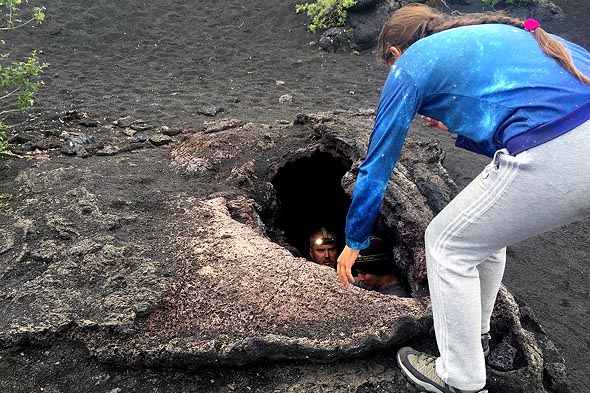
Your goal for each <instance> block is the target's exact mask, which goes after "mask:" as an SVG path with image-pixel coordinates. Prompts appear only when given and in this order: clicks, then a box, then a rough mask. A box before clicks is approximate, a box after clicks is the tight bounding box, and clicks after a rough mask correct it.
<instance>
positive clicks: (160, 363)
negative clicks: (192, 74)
mask: <svg viewBox="0 0 590 393" xmlns="http://www.w3.org/2000/svg"><path fill="white" fill-rule="evenodd" d="M373 117H374V113H373V112H372V111H359V112H342V111H340V112H326V113H319V114H314V115H307V116H299V117H298V118H297V119H296V120H295V121H294V122H292V123H289V124H279V125H265V124H255V123H247V122H240V121H233V122H231V124H232V126H231V127H226V126H223V125H224V124H227V123H228V122H227V121H226V120H219V123H220V124H219V126H216V124H214V123H215V122H211V123H209V124H208V126H207V128H205V129H204V130H203V132H193V133H192V135H189V136H186V135H178V138H177V139H175V137H173V136H171V137H170V142H171V143H169V144H166V145H161V146H158V147H153V146H150V145H149V144H145V145H142V146H141V147H140V148H138V149H133V150H125V149H119V150H118V152H117V153H116V154H115V155H113V156H102V155H90V156H87V158H84V159H83V158H79V157H71V156H66V155H63V154H60V153H59V151H57V150H54V151H50V152H48V154H46V155H38V156H36V158H37V159H38V160H37V161H36V162H34V164H32V165H31V164H30V163H28V162H24V161H23V160H19V159H16V158H3V159H2V165H3V167H2V169H3V181H4V184H5V185H7V186H9V187H11V189H12V190H13V191H12V193H11V194H10V197H5V198H4V197H3V199H2V202H3V204H2V206H3V209H2V213H1V214H0V220H1V227H0V228H1V229H0V276H1V280H0V299H1V302H0V348H1V349H0V364H2V366H3V367H5V369H6V370H8V371H7V373H6V375H5V378H3V379H2V381H0V390H2V391H10V392H13V391H14V392H18V391H31V390H32V387H31V386H28V385H27V383H26V382H24V383H23V380H26V378H25V377H24V375H22V373H23V370H24V369H26V368H27V365H30V364H33V363H34V364H37V366H36V368H35V370H38V372H42V370H44V372H46V373H47V375H49V376H51V375H53V376H55V374H61V373H69V372H72V373H73V374H72V376H71V377H70V378H72V382H70V383H69V384H68V383H67V382H64V381H63V380H62V379H60V378H53V379H51V378H49V379H50V380H52V381H59V382H53V385H52V384H51V383H49V382H48V386H50V388H51V389H53V390H52V391H82V390H77V389H82V388H81V387H80V386H85V385H84V383H81V384H79V385H78V384H77V383H74V382H73V381H85V384H86V386H87V385H88V384H90V383H91V382H92V381H94V382H95V384H96V385H97V386H98V385H100V386H101V389H111V390H107V391H119V390H116V389H121V387H122V388H124V389H145V387H146V386H149V378H156V377H155V375H156V374H157V375H158V376H157V378H158V380H159V381H160V382H159V383H167V384H168V386H170V387H174V386H177V387H178V385H176V384H177V378H178V375H179V374H178V373H179V372H184V371H186V370H193V371H194V370H201V371H200V373H199V377H194V378H193V382H194V386H193V387H194V389H193V390H192V391H234V390H238V391H248V390H251V389H252V388H255V390H256V389H259V391H274V390H279V391H309V390H310V389H312V390H322V389H323V390H324V391H358V392H377V391H390V392H393V391H413V389H412V388H411V387H409V386H408V385H407V383H406V382H405V380H404V379H403V378H401V376H400V375H399V372H398V370H397V368H396V367H395V366H394V365H393V362H394V358H393V353H394V351H395V349H396V348H398V347H400V346H402V345H406V344H408V343H409V344H412V345H415V346H417V347H419V348H423V349H426V350H430V351H433V352H435V351H436V350H435V348H434V344H433V338H432V332H431V331H430V329H431V317H430V316H429V314H428V309H427V305H428V297H427V281H426V275H425V267H424V252H423V243H422V234H423V231H424V229H425V227H426V225H427V224H428V222H429V220H430V219H431V218H432V217H433V215H434V214H436V212H437V211H439V210H440V209H441V208H442V207H443V206H444V205H445V204H446V203H447V202H448V201H449V200H450V198H451V197H452V196H453V194H454V193H455V192H456V190H455V186H454V184H453V182H452V181H451V180H450V178H449V177H448V175H447V173H446V171H445V170H444V169H443V167H442V165H441V161H442V159H443V157H444V156H443V154H442V151H441V149H440V148H439V147H438V145H437V144H436V143H435V142H423V141H413V140H411V139H410V140H409V141H408V142H407V143H406V147H405V148H404V152H403V155H402V159H401V161H400V164H399V165H398V166H397V168H396V170H395V172H394V174H393V175H392V178H391V184H390V187H389V190H388V192H387V195H386V198H385V201H384V204H383V207H382V210H381V213H380V216H379V220H378V224H377V226H378V227H379V228H381V230H383V231H389V232H390V233H391V234H392V238H393V239H395V240H396V246H395V252H396V255H397V257H398V264H399V265H400V269H401V270H402V271H403V272H404V273H405V274H406V275H407V277H408V284H409V286H410V288H411V290H412V294H413V297H412V298H397V297H387V296H382V295H380V294H377V293H373V292H368V291H363V290H360V289H358V288H351V287H349V288H343V287H342V286H341V285H340V284H339V283H338V281H337V279H336V277H335V274H334V272H333V271H332V270H330V269H328V268H325V267H320V266H317V265H314V264H312V263H310V262H308V261H307V260H305V259H303V258H297V257H294V256H293V255H292V254H291V253H290V252H289V251H287V249H286V248H283V247H281V246H280V245H278V244H277V243H275V242H272V241H271V239H269V236H270V237H272V236H271V235H270V234H271V233H272V231H271V230H270V229H271V228H269V226H270V225H272V224H273V221H272V212H273V209H275V208H276V206H277V204H278V203H279V202H278V201H277V200H276V193H275V192H274V190H273V185H272V178H273V176H275V175H276V173H277V172H278V171H279V170H280V168H281V167H282V166H283V165H286V164H287V163H289V162H292V161H294V160H296V159H298V158H301V157H305V156H309V155H312V154H313V153H314V152H317V151H322V152H328V153H330V154H333V155H335V156H342V157H346V158H347V159H348V160H349V162H352V163H353V164H352V165H351V166H350V170H349V171H348V172H347V173H346V174H345V175H344V177H343V179H342V186H343V188H344V190H345V192H347V193H350V192H351V190H352V186H353V182H354V173H355V168H356V165H357V164H358V163H359V162H360V159H361V158H362V157H363V155H364V154H365V152H366V148H367V141H368V131H367V130H370V124H372V121H373ZM57 124H61V123H57ZM66 126H67V124H66ZM57 131H58V130H56V133H57V134H59V132H57ZM111 131H113V130H111ZM96 132H97V133H98V132H103V133H104V132H105V131H104V130H102V131H101V130H100V129H97V131H96ZM108 132H110V131H108ZM108 132H107V133H108ZM114 132H115V133H114V134H111V136H110V137H104V139H105V140H106V142H105V143H106V144H108V145H113V146H115V145H116V143H121V144H123V143H125V142H124V139H121V137H120V134H118V131H116V130H114ZM33 157H35V156H33ZM3 195H4V194H3ZM262 217H266V218H265V219H263V218H262ZM269 217H271V218H269ZM492 325H493V326H492V332H493V340H492V356H493V359H496V360H495V362H494V363H493V364H490V367H489V373H488V375H489V379H488V388H489V389H490V392H495V391H502V392H520V391H527V392H549V391H563V389H565V386H566V385H565V379H564V377H563V375H564V373H565V367H564V365H563V361H562V360H561V359H560V357H559V356H558V354H557V352H556V351H555V349H554V348H553V346H552V344H551V342H550V341H548V340H547V339H546V337H545V335H544V333H543V331H542V329H541V328H540V326H539V325H538V324H537V323H536V322H535V319H534V316H532V315H531V314H530V313H528V312H527V313H521V311H520V310H519V307H518V305H517V304H516V302H515V301H514V299H513V298H512V296H511V295H510V294H509V293H508V292H507V291H506V290H504V289H503V290H502V291H501V293H500V296H499V298H498V303H497V307H496V310H495V314H494V318H493V324H492ZM367 356H369V357H367ZM270 360H275V361H277V360H280V361H281V362H283V363H279V364H274V365H270V364H266V365H265V362H269V361H270ZM73 362H76V363H78V364H86V365H87V367H83V368H80V367H76V368H75V370H70V368H71V367H72V363H73ZM260 362H263V363H262V364H261V363H260ZM285 362H287V363H285ZM310 362H312V363H310ZM318 362H319V363H330V362H332V363H333V362H336V363H338V364H339V367H338V369H337V370H330V366H320V365H318V364H317V363H318ZM45 364H47V366H45ZM49 364H53V367H50V366H49ZM222 365H223V366H225V367H236V366H243V365H247V366H248V368H239V369H233V370H234V371H233V373H235V375H234V376H230V375H229V371H227V370H228V369H227V368H221V369H220V368H217V367H219V366H222ZM146 367H148V369H146ZM212 367H213V368H212ZM276 367H280V368H281V370H282V373H281V375H282V376H281V378H278V379H274V378H273V375H274V374H275V372H274V371H273V370H275V369H276ZM133 370H144V371H145V372H144V373H143V374H142V375H143V377H142V378H144V379H141V380H140V381H138V380H137V378H136V377H137V375H136V373H137V371H133ZM166 370H168V371H166ZM174 370H180V371H174ZM320 373H323V375H324V376H325V375H329V376H330V377H329V378H326V379H323V381H324V382H323V384H324V386H323V387H320V388H318V386H317V385H314V384H313V381H314V379H313V376H314V375H316V376H317V375H319V374H320ZM346 373H348V374H346ZM344 374H346V377H344V376H343V375H344ZM134 375H135V376H134ZM255 375H256V376H258V377H255ZM261 376H262V377H261ZM145 378H147V379H145ZM203 381H210V382H209V383H210V385H203ZM184 387H186V386H184ZM184 387H183V388H184ZM248 388H249V389H248ZM48 390H50V389H48Z"/></svg>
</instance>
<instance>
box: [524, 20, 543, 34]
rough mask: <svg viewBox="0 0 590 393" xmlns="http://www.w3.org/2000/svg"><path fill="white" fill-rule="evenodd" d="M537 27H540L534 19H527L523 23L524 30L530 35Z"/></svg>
mask: <svg viewBox="0 0 590 393" xmlns="http://www.w3.org/2000/svg"><path fill="white" fill-rule="evenodd" d="M537 27H541V24H540V23H539V22H537V21H536V20H534V19H527V20H525V21H524V29H525V30H526V31H530V32H531V33H532V32H533V31H535V29H536V28H537Z"/></svg>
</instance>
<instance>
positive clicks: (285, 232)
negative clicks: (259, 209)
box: [272, 151, 352, 257]
mask: <svg viewBox="0 0 590 393" xmlns="http://www.w3.org/2000/svg"><path fill="white" fill-rule="evenodd" d="M351 165H352V160H350V159H349V158H348V157H345V156H342V155H335V154H334V153H328V152H324V151H315V152H312V153H311V154H310V155H306V156H299V157H298V158H296V159H291V160H290V161H288V162H287V163H286V164H285V165H283V166H282V167H281V168H280V169H279V170H278V171H277V173H276V175H275V176H274V178H273V179H272V184H273V186H274V188H275V190H276V192H277V200H278V202H279V203H278V210H277V211H276V212H275V215H274V220H273V221H274V225H273V227H274V233H275V236H274V237H275V239H273V240H275V241H278V242H279V243H285V242H286V243H287V244H288V245H290V246H292V247H295V248H296V249H297V250H298V251H299V252H300V254H301V256H303V257H309V253H308V250H309V243H308V241H309V236H310V235H311V234H312V232H313V231H315V230H317V229H318V228H320V227H325V228H326V229H328V230H330V231H331V232H332V233H334V234H335V235H336V236H337V238H338V249H339V251H340V250H341V249H342V247H343V246H344V225H345V222H346V213H347V212H348V208H349V206H350V198H349V197H348V195H346V193H345V192H344V190H343V189H342V186H341V184H340V181H341V179H342V176H343V175H344V174H345V173H346V172H347V171H348V170H349V169H350V166H351ZM279 238H281V239H279ZM283 245H284V244H283Z"/></svg>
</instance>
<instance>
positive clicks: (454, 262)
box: [336, 3, 590, 393]
mask: <svg viewBox="0 0 590 393" xmlns="http://www.w3.org/2000/svg"><path fill="white" fill-rule="evenodd" d="M377 50H378V52H379V53H380V55H381V57H382V58H383V60H384V62H385V63H386V64H387V66H388V67H389V75H388V77H387V80H386V81H385V84H384V87H383V90H382V93H381V99H380V102H379V107H378V109H377V114H376V117H375V123H374V126H373V131H372V134H371V138H370V141H369V146H368V151H367V155H366V158H365V160H364V162H363V163H362V164H361V165H360V166H359V168H358V177H357V179H356V183H355V186H354V191H353V196H352V202H351V205H350V208H349V211H348V215H347V220H346V246H345V247H344V249H343V251H342V253H341V254H340V256H339V258H338V267H337V272H338V276H339V278H340V281H341V282H342V284H343V285H348V284H349V283H352V282H354V278H353V276H352V274H351V269H352V267H353V264H354V263H355V260H356V259H357V256H358V255H359V250H362V249H364V248H366V247H367V246H368V245H369V243H370V240H369V236H370V233H371V228H372V226H373V222H374V220H375V218H376V217H377V214H378V212H379V208H380V205H381V202H382V200H383V196H384V193H385V191H386V187H387V184H388V182H389V179H390V176H391V174H392V171H393V168H394V166H395V164H396V163H397V160H398V158H399V156H400V151H401V149H402V146H403V143H404V140H405V138H406V134H407V132H408V129H409V127H410V123H411V121H412V119H413V118H414V116H415V114H416V113H418V114H420V115H423V116H426V117H427V118H429V119H435V120H432V122H431V121H428V122H429V123H430V124H433V125H436V126H437V127H440V128H443V129H447V128H448V129H449V130H450V131H451V132H452V133H454V134H456V135H457V139H456V144H457V145H458V146H460V147H465V148H468V149H471V150H474V151H477V152H480V153H483V154H485V155H488V156H490V157H492V159H491V162H490V163H489V165H487V166H486V167H485V168H484V169H483V171H482V172H481V174H480V175H478V176H477V177H476V178H475V179H474V180H473V181H472V182H471V183H470V184H469V185H468V186H467V187H465V189H463V190H462V191H461V192H460V193H459V194H458V195H457V196H456V197H455V198H454V199H453V200H452V201H451V202H450V203H449V204H448V205H447V206H446V207H445V208H444V209H443V210H442V211H441V212H440V213H438V215H437V216H436V217H435V218H434V219H433V220H432V222H431V223H430V224H429V226H428V228H427V229H426V232H425V242H424V243H425V258H426V266H427V273H428V287H429V290H430V296H431V300H432V312H433V320H434V327H435V334H436V341H437V345H438V350H439V353H440V356H438V357H435V356H431V355H429V354H426V353H422V352H418V351H415V350H413V349H412V348H408V347H406V348H401V349H400V350H399V351H398V353H397V362H398V365H399V367H400V368H401V370H402V372H403V373H404V374H405V375H406V376H407V377H408V379H409V380H410V381H411V382H412V383H413V384H415V385H417V386H418V387H419V388H421V389H423V390H427V391H429V392H445V393H446V392H478V391H480V390H481V389H482V388H484V386H485V383H486V368H485V361H484V349H483V348H482V340H481V337H482V336H481V335H482V334H485V333H487V332H488V331H489V329H490V316H491V313H492V309H493V306H494V302H495V299H496V296H497V293H498V290H499V288H500V284H501V281H502V276H503V274H504V267H505V263H506V247H507V246H509V245H511V244H514V243H516V242H519V241H522V240H524V239H526V238H529V237H532V236H535V235H537V234H540V233H543V232H546V231H549V230H552V229H554V228H557V227H560V226H563V225H566V224H568V223H572V222H575V221H579V220H582V219H585V218H588V217H590V197H589V195H590V53H589V52H588V51H587V50H585V49H584V48H582V47H580V46H578V45H576V44H573V43H571V42H568V41H567V40H564V39H562V38H560V37H557V36H554V35H550V34H548V33H547V32H546V31H545V30H543V29H542V28H541V27H540V24H539V22H537V21H535V20H533V19H528V20H526V21H524V22H523V21H522V20H520V19H518V18H514V17H511V16H508V15H506V14H503V13H486V14H460V15H446V14H443V13H442V12H439V11H437V10H435V9H433V8H431V7H428V6H426V5H424V4H418V3H412V4H409V5H407V6H404V7H402V8H400V9H399V10H397V11H395V12H394V13H393V14H392V15H391V16H390V18H389V20H388V21H387V22H386V23H385V24H384V26H383V28H382V30H381V34H380V39H379V45H378V49H377ZM531 268H532V267H531ZM336 312H337V311H336Z"/></svg>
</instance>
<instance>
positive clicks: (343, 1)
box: [295, 0, 356, 31]
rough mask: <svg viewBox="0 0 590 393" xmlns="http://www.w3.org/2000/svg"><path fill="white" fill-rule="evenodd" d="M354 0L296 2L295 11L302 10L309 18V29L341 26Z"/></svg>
mask: <svg viewBox="0 0 590 393" xmlns="http://www.w3.org/2000/svg"><path fill="white" fill-rule="evenodd" d="M354 3H356V0H317V1H316V2H315V3H305V4H297V5H296V6H295V11H296V12H298V13H299V12H301V11H304V12H305V13H307V16H309V17H310V18H311V23H310V24H309V30H310V31H316V30H317V29H327V28H329V27H334V26H342V25H343V24H344V22H345V21H346V15H347V10H348V9H349V8H350V7H352V6H353V5H354Z"/></svg>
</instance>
